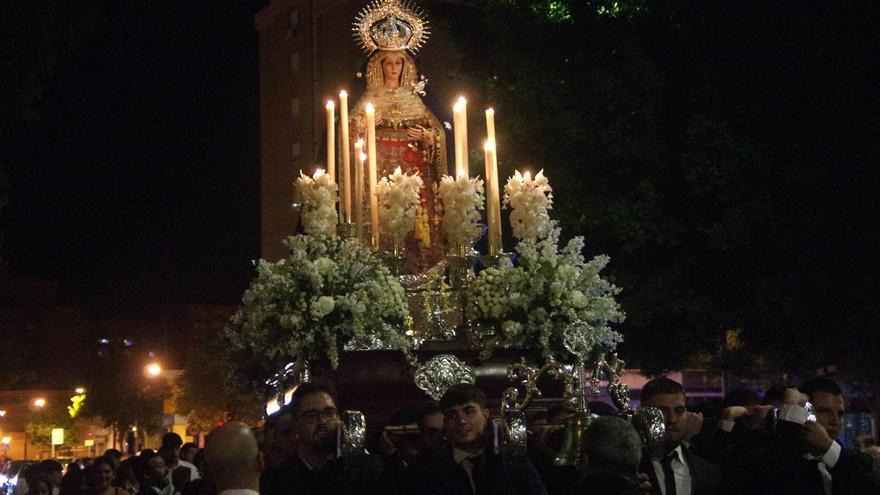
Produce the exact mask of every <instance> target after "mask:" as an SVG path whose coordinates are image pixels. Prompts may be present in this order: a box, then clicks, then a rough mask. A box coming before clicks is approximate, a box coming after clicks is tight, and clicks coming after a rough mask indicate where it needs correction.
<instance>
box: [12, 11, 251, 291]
mask: <svg viewBox="0 0 880 495" xmlns="http://www.w3.org/2000/svg"><path fill="white" fill-rule="evenodd" d="M13 3H16V2H13ZM35 3H36V4H39V3H41V2H35ZM47 3H51V2H47ZM264 3H266V2H263V1H253V0H251V1H232V2H228V1H227V2H208V1H201V2H199V1H195V2H142V1H134V2H106V3H95V4H94V5H93V6H92V7H93V8H94V9H95V10H94V11H93V12H94V14H93V17H92V18H90V19H85V18H84V16H83V12H84V11H86V9H87V8H79V9H77V12H64V11H61V12H58V13H57V18H55V20H54V21H47V16H49V15H51V14H50V13H48V12H46V11H45V10H41V9H45V8H46V7H47V6H46V5H42V6H40V5H34V6H32V7H28V8H27V9H25V8H24V7H22V6H21V5H18V6H16V7H18V11H17V12H15V13H16V14H19V15H20V17H19V18H18V19H17V20H16V21H15V22H14V29H15V30H16V32H18V33H24V34H23V35H22V37H27V38H26V39H24V40H23V43H22V45H32V43H33V40H32V39H30V37H37V36H40V34H34V33H33V31H39V30H40V29H45V30H46V31H47V32H46V33H42V35H44V36H52V37H60V36H61V35H62V34H61V32H63V31H64V30H65V29H68V30H77V29H79V30H81V31H80V32H81V33H84V34H83V39H82V43H81V45H80V46H77V47H70V45H69V44H68V43H66V42H65V40H57V39H56V42H57V45H52V44H49V43H47V45H49V46H46V47H45V49H46V50H47V51H48V52H49V53H43V54H39V53H34V54H29V55H30V56H32V57H40V56H47V57H48V56H49V55H51V54H52V53H51V52H52V51H53V50H54V51H55V52H56V53H57V54H58V58H59V60H58V62H57V66H56V67H55V68H54V70H53V71H52V72H51V73H50V74H47V77H46V78H45V79H44V80H43V81H34V83H35V84H40V83H41V82H42V83H43V84H44V85H45V91H44V93H43V94H42V95H40V99H39V100H37V101H35V102H34V103H33V108H34V109H35V110H36V112H38V118H37V119H35V120H32V121H31V123H30V124H29V125H15V126H10V130H9V132H8V133H7V134H6V136H4V137H5V138H6V139H5V143H4V144H5V146H6V147H5V149H4V150H3V158H4V164H5V167H6V169H7V175H8V181H9V185H10V192H9V197H10V204H9V206H8V210H7V211H6V212H5V215H6V227H7V236H6V242H5V243H4V249H5V252H6V256H7V258H8V260H9V264H10V270H11V271H13V272H15V273H21V274H28V275H31V276H37V277H43V278H50V279H57V280H61V281H64V282H65V283H66V286H67V287H68V288H70V294H71V295H72V296H75V297H82V298H90V297H95V298H106V297H108V296H110V297H112V296H114V292H115V291H113V290H104V291H101V290H99V288H100V287H101V286H103V285H104V282H108V281H117V282H114V283H119V282H118V281H121V283H125V281H132V282H136V283H134V284H133V285H136V286H137V287H138V289H137V291H142V293H141V294H138V293H133V294H132V293H130V294H127V295H126V297H127V298H129V299H134V300H137V299H138V297H139V296H140V297H147V298H150V299H159V300H161V299H176V300H178V301H179V300H181V299H182V300H184V301H186V300H190V301H202V302H204V301H223V302H230V303H234V302H235V301H236V300H237V299H238V296H239V295H240V291H241V289H242V288H243V286H244V283H246V281H247V280H248V278H249V277H250V275H251V273H252V265H251V264H250V260H252V259H254V258H258V257H259V216H258V215H259V142H258V138H259V114H258V112H259V101H258V94H257V92H258V72H259V70H258V64H257V61H258V59H257V35H256V31H255V29H254V27H253V16H254V14H255V13H256V12H257V11H258V10H259V9H260V8H261V6H262V5H263V4H264ZM21 4H22V5H23V4H24V2H21ZM59 8H62V9H63V8H65V7H59ZM31 9H33V11H31V12H27V10H31ZM29 20H30V21H31V22H33V25H32V26H26V25H23V23H25V22H28V21H29ZM95 21H96V22H95ZM67 50H69V51H67ZM30 61H31V62H35V61H34V59H30ZM19 124H20V122H19ZM151 288H152V290H150V289H151Z"/></svg>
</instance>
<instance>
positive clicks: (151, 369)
mask: <svg viewBox="0 0 880 495" xmlns="http://www.w3.org/2000/svg"><path fill="white" fill-rule="evenodd" d="M144 371H145V372H146V373H147V376H149V377H150V378H156V377H157V376H159V375H161V374H162V366H160V365H159V363H155V362H154V363H150V364H148V365H147V367H146V368H144Z"/></svg>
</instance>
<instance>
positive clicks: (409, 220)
mask: <svg viewBox="0 0 880 495" xmlns="http://www.w3.org/2000/svg"><path fill="white" fill-rule="evenodd" d="M423 184H424V183H423V182H422V178H421V177H419V175H418V172H416V173H415V174H413V175H408V174H403V173H401V171H400V167H398V168H397V169H395V170H394V172H393V173H391V174H389V175H388V177H382V178H381V179H380V180H379V183H378V184H377V186H376V197H377V198H378V203H379V224H380V225H381V227H382V231H383V232H385V233H387V234H389V235H390V236H391V237H392V239H396V240H402V239H404V238H405V237H406V236H407V235H409V233H410V232H412V230H413V229H414V228H415V226H416V216H417V215H418V212H419V210H420V209H421V205H420V202H419V190H420V189H421V188H422V186H423Z"/></svg>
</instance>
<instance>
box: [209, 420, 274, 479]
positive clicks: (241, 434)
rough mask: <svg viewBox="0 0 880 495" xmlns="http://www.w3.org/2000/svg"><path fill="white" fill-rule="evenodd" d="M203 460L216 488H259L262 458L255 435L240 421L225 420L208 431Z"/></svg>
mask: <svg viewBox="0 0 880 495" xmlns="http://www.w3.org/2000/svg"><path fill="white" fill-rule="evenodd" d="M205 464H206V467H207V470H208V474H209V476H210V477H211V479H212V480H214V483H215V484H216V486H217V491H218V492H220V491H221V490H229V489H241V488H250V489H253V490H259V484H260V483H259V481H260V470H261V469H262V468H263V459H262V456H261V454H260V451H259V450H258V449H257V439H256V438H255V437H254V434H253V433H252V432H251V429H250V428H249V427H248V426H247V425H246V424H244V423H239V422H231V423H226V424H225V425H223V426H221V427H219V428H216V429H215V430H213V431H212V432H211V433H210V434H209V435H208V438H207V439H206V440H205Z"/></svg>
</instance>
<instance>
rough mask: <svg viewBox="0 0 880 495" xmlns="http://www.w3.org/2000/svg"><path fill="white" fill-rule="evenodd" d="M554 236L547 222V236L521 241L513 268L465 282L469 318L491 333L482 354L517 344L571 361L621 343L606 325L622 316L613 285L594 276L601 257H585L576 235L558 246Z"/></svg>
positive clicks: (507, 266)
mask: <svg viewBox="0 0 880 495" xmlns="http://www.w3.org/2000/svg"><path fill="white" fill-rule="evenodd" d="M559 235H560V230H559V229H558V228H556V227H555V226H553V223H552V222H551V223H550V230H549V231H548V232H547V233H546V237H544V238H542V239H535V238H529V239H524V240H522V241H520V243H519V244H518V245H517V247H516V250H517V252H518V253H519V258H518V259H517V265H516V266H513V265H511V264H509V263H508V264H504V265H502V266H500V267H498V268H488V269H486V270H483V271H482V272H480V274H479V275H478V276H477V278H476V280H475V281H474V282H473V283H472V284H471V286H470V287H469V289H468V290H469V294H468V296H469V297H468V300H469V301H470V303H469V308H468V314H469V316H470V318H472V319H473V320H474V321H476V322H478V323H480V324H481V325H484V326H487V327H489V328H494V329H495V330H496V333H495V334H494V335H492V336H490V337H489V338H488V339H487V340H486V342H485V347H484V353H483V356H484V357H488V355H490V354H491V352H492V350H493V349H494V348H496V347H522V348H527V349H535V350H537V351H538V352H539V353H540V355H541V356H543V357H547V356H553V357H554V358H555V359H557V360H559V361H562V362H574V361H576V360H577V359H581V358H584V357H585V356H586V355H588V354H589V353H590V352H591V351H592V350H593V349H594V348H597V347H598V348H601V349H605V350H613V349H614V348H615V347H616V346H617V344H618V343H620V342H621V340H622V336H621V335H620V333H619V332H616V331H614V330H612V329H611V327H610V324H611V323H617V322H620V321H623V319H624V314H623V312H622V311H621V309H620V306H619V305H618V303H617V301H616V300H615V296H616V295H617V294H618V293H619V292H620V289H618V288H617V287H615V286H614V285H612V284H611V283H610V282H608V281H607V280H605V279H603V278H602V277H601V276H600V272H601V271H602V269H604V268H605V266H606V265H607V264H608V261H609V259H608V257H607V256H605V255H599V256H596V257H595V258H593V259H592V260H589V261H587V260H586V259H584V257H583V255H582V254H581V251H582V250H583V246H584V243H583V238H581V237H575V238H574V239H572V240H571V241H569V242H568V243H567V244H566V245H565V246H564V247H562V248H561V249H560V248H559Z"/></svg>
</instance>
